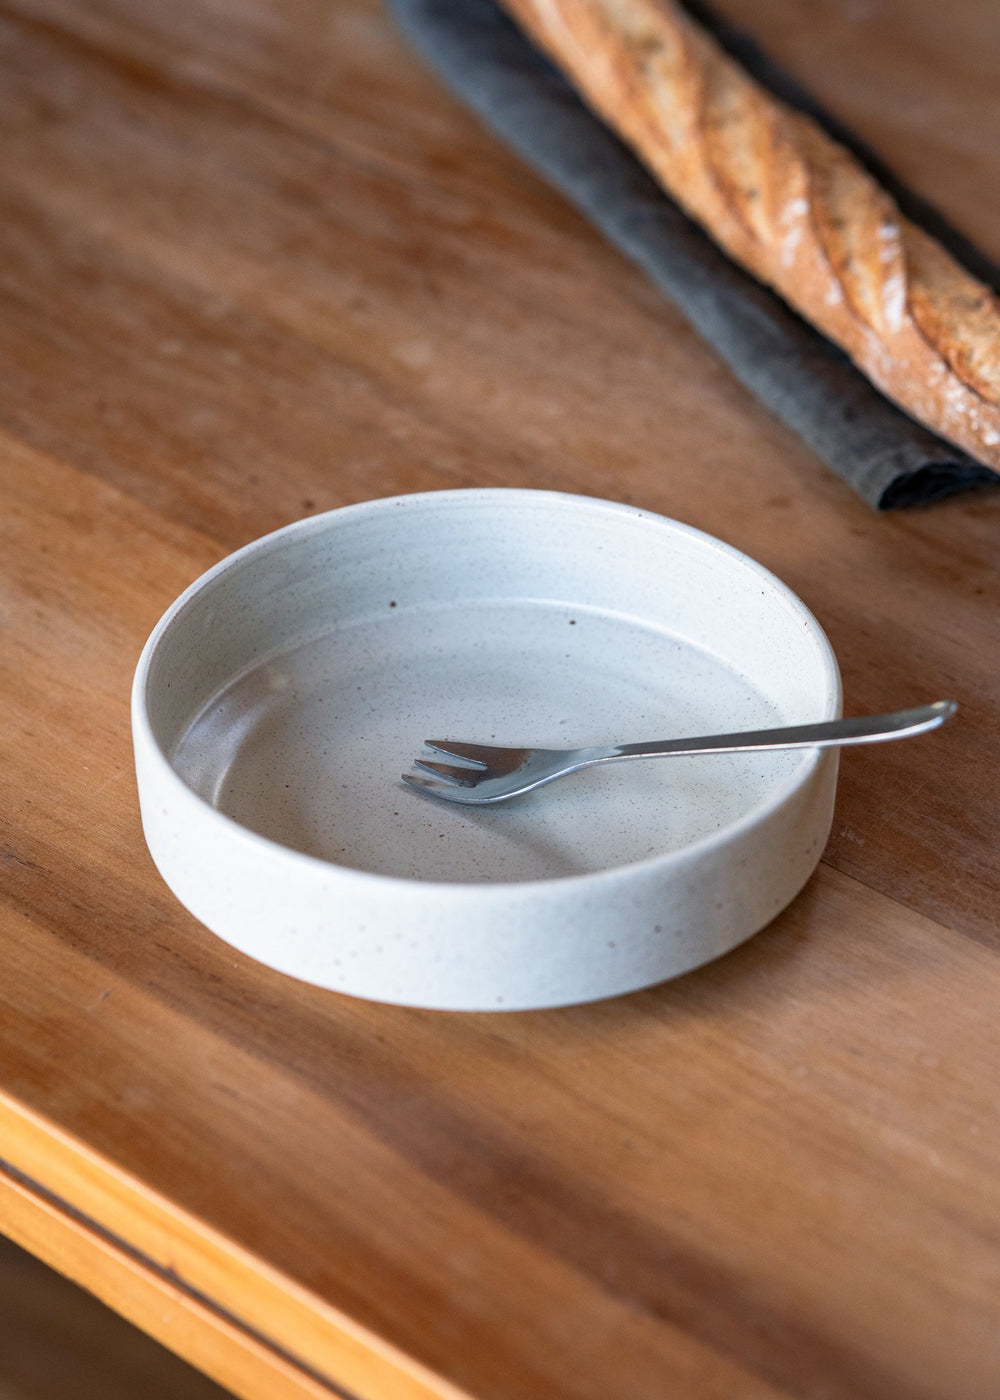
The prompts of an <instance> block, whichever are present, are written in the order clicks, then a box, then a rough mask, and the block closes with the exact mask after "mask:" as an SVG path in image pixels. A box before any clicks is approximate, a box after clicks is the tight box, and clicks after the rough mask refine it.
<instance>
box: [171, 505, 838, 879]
mask: <svg viewBox="0 0 1000 1400" xmlns="http://www.w3.org/2000/svg"><path fill="white" fill-rule="evenodd" d="M151 648H152V649H151V654H150V662H149V666H148V669H147V673H146V686H145V701H146V707H147V711H148V715H149V720H150V723H151V726H152V730H153V733H154V736H155V738H156V741H157V744H158V746H159V748H160V749H161V751H162V752H163V754H164V755H165V756H166V758H167V760H168V761H169V763H170V764H171V765H172V766H173V768H174V769H175V771H176V772H177V773H178V774H179V775H180V777H181V778H182V779H183V781H184V782H185V783H186V784H187V785H188V786H189V787H191V788H192V789H193V790H194V791H195V792H197V793H198V794H199V795H200V796H201V797H202V798H203V799H204V800H205V801H206V802H207V803H209V804H210V805H211V806H212V807H214V808H216V809H217V810H218V811H220V812H222V813H224V814H225V815H227V816H228V817H230V818H232V819H234V820H235V821H236V822H237V823H239V824H240V825H241V826H244V827H247V828H249V829H250V830H252V831H255V832H257V833H259V834H260V835H263V836H265V837H267V838H269V839H271V840H273V841H275V842H277V843H279V844H280V845H283V846H288V847H291V848H293V849H295V850H298V851H302V852H305V853H307V854H309V855H313V856H318V857H320V858H321V859H324V860H327V861H330V862H332V863H334V864H337V865H343V866H348V867H352V868H355V869H360V870H365V871H369V872H373V873H376V874H380V875H386V876H399V877H405V878H409V879H418V880H430V881H449V882H470V881H490V882H498V881H499V882H505V881H524V880H535V879H545V878H553V877H561V876H572V875H580V874H586V873H590V872H594V871H598V870H605V869H610V868H614V867H617V866H622V865H627V864H630V863H633V862H636V861H643V860H646V859H649V858H651V857H656V856H662V855H663V854H664V853H668V852H671V851H678V850H682V849H684V848H686V847H688V846H690V845H691V844H692V843H695V842H698V841H702V840H704V839H706V838H708V837H711V836H713V835H715V834H716V833H719V832H724V831H725V830H726V829H727V828H729V827H731V826H732V825H733V824H734V823H736V822H738V821H740V820H741V819H742V818H743V817H745V816H746V815H747V814H748V813H750V812H752V811H753V809H755V808H757V807H759V806H760V805H761V804H763V803H766V802H768V801H769V800H770V799H771V798H772V797H773V796H774V794H775V793H777V792H778V791H779V790H784V789H785V788H787V786H788V785H789V784H790V783H794V781H795V777H796V774H797V773H798V772H800V771H803V770H804V768H805V767H808V765H809V764H810V763H811V762H812V761H813V758H812V755H810V754H808V753H807V754H764V755H758V756H755V757H752V758H751V757H742V758H740V757H735V756H731V755H730V756H726V755H717V756H710V757H709V756H706V757H700V758H687V759H661V760H655V761H650V762H643V763H627V764H620V765H616V766H615V767H614V768H610V769H609V768H602V769H600V770H590V771H588V772H584V773H580V774H576V775H574V776H572V777H570V778H567V779H565V780H563V781H562V782H560V783H557V784H554V785H552V786H551V787H547V788H543V789H540V790H538V791H536V792H534V793H530V794H528V795H526V796H525V797H523V798H520V799H517V800H516V801H514V802H512V803H510V804H506V805H504V806H501V807H497V808H492V809H484V810H481V811H474V810H471V809H468V808H459V807H450V806H446V805H444V804H441V803H437V802H435V801H433V799H428V798H422V797H420V796H419V795H417V794H415V793H414V792H412V791H411V790H410V789H408V788H406V787H404V785H403V784H402V782H401V781H400V775H401V773H402V772H404V771H405V770H406V769H408V768H409V766H410V763H411V761H412V759H413V758H414V757H415V756H417V755H418V754H419V753H420V751H421V747H422V744H423V741H424V739H425V738H427V737H429V736H433V737H437V738H449V737H450V738H463V739H472V740H482V741H485V742H496V743H510V744H518V745H524V744H532V745H533V744H541V745H547V746H553V747H556V746H568V747H569V746H577V745H583V744H596V743H602V742H620V741H624V740H635V739H658V738H667V737H672V736H675V735H682V734H698V733H713V732H720V731H725V730H732V729H740V728H757V727H762V726H765V725H768V724H779V723H795V722H805V721H808V720H814V719H823V718H828V717H830V716H832V715H833V714H835V713H836V709H837V705H838V701H839V687H838V682H837V674H836V666H835V663H834V661H833V658H832V655H831V653H830V650H829V646H828V644H827V643H826V640H825V638H824V637H823V634H822V632H821V631H820V630H819V628H818V626H817V625H816V624H815V622H814V621H813V620H812V619H811V617H810V615H809V614H808V613H807V611H806V610H805V608H804V607H803V606H802V604H801V603H800V602H799V601H798V600H797V599H796V598H795V597H794V595H792V594H791V593H790V592H789V591H788V590H787V589H786V588H784V587H783V585H781V584H780V583H778V582H777V581H776V580H775V579H774V578H773V577H772V576H770V575H769V574H768V573H766V572H765V571H764V570H762V569H761V568H759V567H758V566H757V565H755V564H753V563H752V562H751V561H749V560H747V559H746V558H745V557H743V556H741V555H739V554H738V553H736V551H734V550H731V549H729V548H727V547H726V546H724V545H720V544H719V543H718V542H717V541H714V540H712V539H710V538H709V537H707V536H704V535H702V534H700V533H698V532H697V531H693V530H690V529H688V528H687V527H684V526H680V525H677V524H676V523H674V522H670V521H666V520H663V519H662V518H660V517H657V516H651V515H648V514H644V513H642V512H639V511H635V510H632V509H630V508H627V507H622V506H615V505H611V504H608V503H605V502H599V501H593V500H589V499H583V498H577V497H565V496H558V495H551V494H548V493H542V492H527V491H466V492H444V493H433V494H431V495H426V496H412V497H403V498H399V499H398V500H394V501H376V502H370V503H367V504H365V505H362V506H356V507H350V508H348V509H346V510H342V511H336V512H332V513H330V514H329V515H327V516H322V517H318V518H316V519H313V520H310V521H305V522H301V523H299V524H298V525H296V526H292V527H289V528H288V529H286V530H283V531H279V532H278V533H277V534H276V535H273V536H269V537H267V538H266V539H264V540H261V541H258V542H257V543H256V544H254V545H252V546H249V547H248V548H247V549H245V550H243V551H241V552H240V553H239V554H237V555H234V556H233V557H232V558H231V559H229V560H227V561H224V563H223V564H222V565H220V566H219V567H218V568H217V569H216V570H213V571H212V573H210V574H209V575H207V576H206V577H205V579H203V580H201V581H200V582H199V583H198V584H196V585H195V586H194V587H193V588H192V589H191V590H189V591H188V593H187V594H186V595H185V596H184V598H183V599H181V600H180V601H179V603H178V604H177V605H176V606H175V608H174V609H173V610H172V612H171V613H170V614H168V616H167V618H166V619H165V620H164V623H163V624H162V625H161V628H160V629H159V632H158V634H154V639H153V641H152V643H151Z"/></svg>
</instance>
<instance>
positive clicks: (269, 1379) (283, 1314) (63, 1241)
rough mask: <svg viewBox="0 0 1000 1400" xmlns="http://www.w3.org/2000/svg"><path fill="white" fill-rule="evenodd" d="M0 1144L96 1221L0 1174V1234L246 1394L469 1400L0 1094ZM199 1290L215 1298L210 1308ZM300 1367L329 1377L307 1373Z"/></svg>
mask: <svg viewBox="0 0 1000 1400" xmlns="http://www.w3.org/2000/svg"><path fill="white" fill-rule="evenodd" d="M0 1142H2V1143H3V1156H4V1158H5V1160H6V1162H7V1163H8V1164H9V1166H10V1167H12V1168H13V1169H14V1170H15V1171H16V1172H18V1173H20V1174H22V1175H23V1176H24V1177H26V1178H28V1179H29V1181H31V1182H37V1183H38V1185H39V1186H40V1187H41V1189H42V1190H43V1191H44V1192H46V1193H49V1194H50V1195H51V1196H52V1197H54V1198H55V1199H56V1200H59V1201H62V1200H66V1201H72V1202H73V1208H74V1210H76V1211H78V1212H79V1213H80V1215H82V1216H83V1217H85V1220H90V1221H93V1222H94V1224H95V1225H96V1226H97V1227H98V1229H97V1230H95V1229H93V1228H88V1227H87V1225H86V1223H85V1221H81V1220H80V1219H79V1218H75V1217H74V1216H73V1215H71V1214H69V1213H68V1212H65V1211H60V1210H59V1208H58V1207H57V1206H56V1205H55V1204H51V1203H49V1202H47V1201H46V1200H45V1198H44V1196H42V1195H41V1194H40V1193H35V1194H33V1193H32V1192H31V1191H30V1190H29V1189H28V1188H27V1187H25V1186H23V1185H21V1184H19V1183H18V1182H17V1180H16V1179H15V1178H14V1177H13V1176H11V1175H10V1174H8V1173H3V1174H0V1182H2V1186H0V1231H2V1233H4V1234H6V1235H8V1236H9V1237H10V1238H11V1239H13V1240H14V1241H15V1243H17V1244H20V1245H21V1246H22V1247H23V1248H25V1249H29V1250H31V1252H32V1253H33V1254H36V1255H38V1257H39V1258H41V1259H43V1260H44V1261H45V1262H46V1263H48V1264H51V1265H52V1266H53V1267H54V1268H57V1269H59V1270H60V1271H61V1272H63V1273H65V1274H67V1275H68V1276H69V1277H70V1278H72V1279H74V1280H75V1281H76V1282H77V1283H80V1284H82V1285H83V1286H84V1287H85V1288H89V1289H90V1290H91V1292H93V1293H95V1294H97V1296H98V1297H100V1298H102V1299H103V1300H104V1301H105V1302H107V1303H109V1304H110V1306H112V1307H114V1308H115V1309H116V1310H117V1311H119V1312H121V1313H122V1314H123V1315H124V1316H125V1317H127V1318H128V1319H129V1320H130V1321H131V1322H134V1323H135V1324H136V1325H137V1326H139V1327H142V1328H143V1329H144V1330H145V1331H147V1332H149V1333H150V1335H152V1336H154V1337H156V1338H157V1340H159V1341H162V1342H164V1343H165V1344H166V1345H168V1346H170V1347H171V1348H172V1349H173V1350H174V1351H177V1352H178V1353H179V1354H180V1355H182V1356H184V1357H185V1359H186V1360H188V1361H190V1362H191V1364H192V1365H194V1366H198V1367H199V1368H200V1369H202V1370H203V1371H205V1372H206V1373H207V1374H208V1375H210V1376H212V1377H213V1378H214V1379H216V1380H219V1381H220V1382H221V1383H222V1384H223V1385H226V1386H228V1387H229V1388H230V1389H232V1390H235V1391H236V1393H237V1394H238V1395H241V1396H243V1397H244V1400H258V1397H260V1398H261V1400H265V1397H266V1400H284V1397H286V1396H288V1397H293V1396H294V1397H299V1396H303V1397H304V1396H310V1397H312V1396H329V1395H330V1394H331V1390H332V1391H333V1393H335V1394H336V1393H338V1391H339V1392H340V1393H346V1394H348V1395H349V1396H350V1397H351V1400H466V1395H465V1392H464V1391H460V1390H459V1389H458V1388H456V1387H455V1386H453V1385H450V1384H449V1383H448V1382H447V1381H445V1380H443V1379H441V1378H440V1377H436V1376H434V1375H433V1374H432V1373H431V1372H430V1371H428V1370H427V1369H426V1368H424V1367H421V1366H420V1365H419V1364H418V1363H417V1362H415V1361H412V1360H410V1358H408V1357H406V1356H405V1355H403V1354H402V1353H401V1352H399V1351H398V1350H396V1349H395V1348H394V1347H392V1346H390V1345H389V1344H387V1343H385V1342H383V1341H382V1340H380V1339H379V1338H378V1337H376V1336H375V1335H374V1334H372V1333H371V1332H369V1331H367V1330H366V1329H364V1328H362V1327H360V1326H358V1325H357V1324H356V1323H354V1322H352V1320H351V1319H350V1318H348V1317H347V1316H345V1315H344V1314H343V1313H341V1312H339V1311H338V1310H337V1309H335V1308H332V1307H330V1305H329V1304H327V1303H324V1302H323V1301H322V1300H321V1299H319V1298H317V1297H315V1296H314V1295H312V1294H310V1293H309V1292H308V1291H307V1290H305V1289H302V1288H300V1287H298V1286H297V1285H296V1284H295V1283H294V1282H293V1281H292V1280H290V1279H288V1278H286V1277H283V1276H282V1275H280V1274H279V1273H277V1271H276V1270H274V1269H272V1268H270V1267H269V1266H268V1265H267V1264H265V1263H264V1261H263V1260H260V1259H257V1258H254V1257H253V1256H252V1255H250V1254H249V1253H248V1251H246V1250H243V1249H241V1248H239V1247H238V1246H237V1245H235V1244H234V1243H233V1242H232V1241H231V1240H227V1239H225V1238H224V1237H223V1236H221V1235H220V1234H219V1233H218V1232H216V1231H214V1230H212V1229H211V1228H210V1227H208V1226H207V1225H206V1224H205V1223H204V1222H202V1221H195V1220H193V1219H192V1218H190V1217H189V1216H188V1214H187V1213H186V1212H184V1211H182V1210H180V1209H178V1208H177V1207H176V1206H175V1205H173V1204H172V1203H171V1202H169V1201H167V1200H165V1199H164V1198H162V1197H161V1196H159V1195H157V1194H156V1193H155V1192H153V1191H150V1190H149V1189H148V1188H146V1187H144V1186H143V1185H142V1183H141V1182H137V1181H135V1180H134V1179H132V1178H131V1177H129V1176H128V1175H127V1174H126V1173H124V1172H122V1171H121V1170H120V1169H118V1168H117V1167H116V1166H115V1165H114V1164H113V1163H112V1162H109V1161H107V1160H105V1159H103V1158H101V1157H100V1156H99V1155H98V1154H97V1153H95V1152H93V1151H91V1150H90V1149H88V1148H87V1147H85V1146H84V1145H83V1144H81V1143H79V1142H77V1141H75V1140H74V1139H73V1138H72V1137H71V1136H70V1135H69V1134H67V1133H65V1132H64V1131H62V1130H61V1129H59V1128H57V1127H56V1126H55V1125H54V1124H51V1123H46V1122H44V1121H43V1120H42V1119H41V1118H40V1117H39V1116H38V1115H37V1114H35V1113H33V1112H31V1111H30V1110H28V1109H26V1108H25V1107H24V1106H23V1105H21V1104H19V1103H18V1102H17V1101H16V1100H15V1099H12V1098H10V1097H9V1096H7V1095H5V1094H3V1093H2V1092H0ZM12 1202H13V1203H15V1204H11V1203H12ZM100 1231H107V1232H108V1234H110V1235H111V1236H113V1237H116V1238H118V1239H121V1240H124V1241H127V1243H128V1246H129V1247H130V1248H132V1249H134V1250H136V1251H137V1253H138V1254H139V1255H141V1256H145V1258H146V1259H148V1260H149V1261H150V1262H149V1263H143V1262H142V1261H141V1260H140V1259H139V1258H136V1257H134V1256H130V1255H129V1254H128V1253H126V1252H125V1251H123V1250H122V1249H121V1248H116V1247H115V1246H114V1244H113V1243H112V1242H111V1241H110V1240H108V1239H107V1238H105V1237H104V1236H103V1235H102V1234H101V1233H100ZM160 1270H163V1271H164V1272H163V1273H160V1272H159V1271H160ZM168 1275H173V1276H176V1278H177V1279H178V1283H176V1284H173V1283H171V1282H170V1278H169V1277H168ZM133 1280H134V1281H135V1283H136V1296H135V1299H134V1300H131V1295H130V1292H129V1289H130V1288H131V1287H132V1281H133ZM197 1295H204V1296H205V1297H206V1298H211V1299H212V1301H213V1303H215V1304H216V1305H217V1308H218V1309H219V1310H220V1311H216V1310H215V1309H213V1308H212V1307H210V1306H208V1305H207V1304H206V1303H205V1302H203V1301H201V1299H200V1298H199V1297H198V1296H197ZM164 1302H167V1303H169V1305H170V1311H169V1312H167V1313H164V1312H163V1304H164ZM158 1310H159V1311H158ZM227 1313H231V1318H227V1316H226V1314H227ZM234 1319H238V1321H236V1320H234ZM241 1324H242V1325H241ZM268 1335H275V1336H280V1337H281V1338H282V1339H283V1341H284V1342H285V1344H286V1346H288V1347H291V1348H293V1349H294V1354H295V1356H296V1357H297V1358H299V1359H300V1361H301V1365H297V1364H295V1363H294V1362H292V1361H288V1360H284V1359H283V1358H282V1357H281V1356H280V1355H279V1354H278V1352H277V1351H276V1350H274V1349H273V1348H271V1347H270V1346H269V1345H268V1343H267V1340H266V1338H267V1337H268ZM256 1366H259V1367H260V1376H259V1377H258V1376H257V1375H255V1374H254V1368H255V1367H256ZM303 1368H307V1369H303ZM309 1370H312V1371H315V1372H316V1373H318V1374H319V1375H320V1376H323V1377H328V1378H329V1384H323V1383H321V1382H320V1381H318V1380H315V1379H312V1378H311V1377H310V1376H309V1374H308V1372H309ZM276 1387H280V1388H276Z"/></svg>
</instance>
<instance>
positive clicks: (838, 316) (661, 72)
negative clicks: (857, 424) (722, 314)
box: [502, 0, 1000, 468]
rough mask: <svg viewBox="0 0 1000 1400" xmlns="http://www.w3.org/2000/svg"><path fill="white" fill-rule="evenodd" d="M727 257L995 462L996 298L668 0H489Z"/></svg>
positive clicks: (933, 424) (896, 394)
mask: <svg viewBox="0 0 1000 1400" xmlns="http://www.w3.org/2000/svg"><path fill="white" fill-rule="evenodd" d="M502 4H503V6H504V8H505V9H506V10H507V11H508V13H509V14H510V15H511V17H512V18H513V19H514V20H515V21H516V22H517V23H518V24H519V25H520V26H521V27H522V28H523V29H524V30H525V31H526V32H527V33H528V35H529V36H530V37H531V38H532V39H533V40H534V42H535V43H536V44H537V45H538V46H539V47H540V48H541V49H542V50H543V51H544V52H546V53H547V54H548V55H549V57H550V58H551V59H552V60H553V61H554V62H555V63H556V65H557V66H558V67H559V68H560V69H561V70H562V71H563V72H564V73H565V74H566V76H567V77H568V78H569V80H570V81H571V82H572V84H573V85H574V87H575V88H576V90H577V91H578V92H579V93H580V95H581V96H582V97H583V98H584V99H585V100H586V101H587V103H588V104H589V105H590V106H591V107H592V108H593V109H594V110H595V111H596V112H597V113H598V114H599V115H600V116H601V117H602V118H603V119H604V120H605V121H606V122H607V123H608V124H609V125H610V126H611V127H612V128H613V129H614V130H615V131H616V132H617V134H618V135H619V136H620V137H621V138H622V139H623V140H624V141H625V142H626V143H627V144H628V145H629V146H630V147H631V148H632V149H633V150H634V152H635V153H636V155H637V156H638V157H639V159H640V160H642V161H643V163H644V164H645V165H646V166H647V167H648V168H649V169H650V171H651V172H652V174H653V175H654V176H655V178H656V179H657V180H658V181H659V183H660V184H661V185H662V186H663V187H664V188H665V189H666V190H667V192H668V193H669V194H670V195H671V196H673V198H674V199H675V200H676V201H677V202H678V203H679V204H680V205H681V206H682V207H683V208H684V209H685V210H686V211H687V213H688V214H689V215H690V216H691V217H692V218H694V219H695V220H696V221H697V222H698V223H700V224H701V225H702V227H703V228H704V229H705V230H706V232H707V233H708V234H709V235H710V236H711V237H712V238H713V239H714V241H715V242H716V243H718V244H719V245H720V246H721V247H722V248H723V249H724V250H725V251H726V253H728V255H729V256H730V257H731V258H732V259H733V260H734V261H735V262H737V263H739V264H740V265H741V266H743V267H744V268H745V269H747V270H748V271H749V272H751V273H752V274H753V275H754V276H755V277H756V278H758V280H760V281H761V282H764V283H766V284H768V285H769V286H771V287H772V288H773V289H774V290H775V291H776V292H777V293H778V294H779V295H780V296H781V297H782V298H783V299H784V300H785V301H786V302H787V303H788V304H789V305H790V306H792V307H794V308H795V310H796V311H798V312H799V313H800V314H801V315H802V316H803V317H804V318H805V319H806V320H807V321H809V322H810V323H811V324H812V325H813V326H814V327H816V328H817V329H818V330H819V331H821V332H822V333H823V334H824V335H826V336H827V337H828V338H829V339H830V340H832V341H834V342H835V343H836V344H837V345H839V346H840V347H841V348H842V349H843V350H844V351H845V352H846V353H847V354H848V355H849V356H850V357H851V359H852V360H853V361H854V363H855V364H856V365H857V366H858V368H859V369H860V370H861V371H862V372H863V373H864V374H865V375H866V376H867V377H868V378H869V379H870V380H871V382H872V383H873V384H875V385H876V387H877V388H878V389H880V390H881V391H882V393H884V394H885V395H886V396H887V397H888V398H890V399H892V400H893V401H894V402H895V403H897V404H898V405H899V406H900V407H901V408H903V409H904V410H905V411H906V412H907V413H909V414H910V415H911V416H912V417H914V418H916V419H918V420H919V421H920V422H921V423H923V424H925V425H926V426H927V427H928V428H930V429H932V430H933V431H934V432H936V433H938V434H940V435H941V436H942V437H945V438H947V439H948V440H949V441H951V442H953V443H955V444H956V445H958V446H960V447H962V448H964V449H965V450H966V451H967V452H968V453H969V454H970V455H971V456H973V457H975V458H977V459H978V460H979V461H980V462H983V463H985V464H987V465H988V466H991V467H994V468H1000V301H998V299H997V297H996V296H995V295H994V294H993V292H992V291H991V290H990V289H989V288H988V287H986V286H985V285H983V284H982V283H981V282H979V281H978V280H977V279H976V278H975V277H973V276H972V275H971V274H970V273H968V272H967V271H966V270H965V269H964V268H963V267H961V266H960V265H959V264H958V263H957V262H956V261H955V260H954V258H952V256H951V255H950V254H949V253H948V252H947V251H946V250H945V249H944V248H943V247H942V246H941V245H940V244H939V243H937V242H936V241H935V240H934V239H933V238H931V237H930V236H929V235H928V234H927V233H925V232H924V231H923V230H922V229H920V228H918V227H917V226H916V225H915V224H913V223H911V222H910V221H909V220H908V219H906V218H905V217H904V216H903V215H902V214H901V212H900V210H899V209H898V207H897V206H896V203H895V201H894V200H893V199H892V198H891V197H890V195H889V194H888V193H887V192H886V191H885V190H883V189H882V188H881V187H880V186H879V185H878V184H877V183H876V181H875V180H874V179H873V178H872V176H871V175H869V174H868V172H867V171H866V170H865V169H864V167H863V166H862V165H861V164H860V162H859V161H858V160H857V159H856V158H855V157H854V156H853V155H852V154H851V153H850V152H848V151H847V150H846V149H845V148H844V147H842V146H840V145H839V144H838V143H837V142H835V141H834V140H832V139H831V138H830V137H829V136H828V135H827V134H826V133H825V132H824V131H823V130H822V129H821V128H820V126H819V125H818V124H817V123H816V122H815V121H813V120H812V119H811V118H810V117H808V116H805V115H803V114H802V113H800V112H797V111H795V110H794V109H792V108H791V107H788V106H786V105H785V104H784V103H782V102H781V101H779V100H778V99H777V98H775V97H773V96H772V95H771V94H770V93H768V92H767V91H766V90H765V89H764V88H762V87H761V86H760V85H759V84H758V83H757V82H755V81H754V80H753V79H752V78H751V77H750V76H749V75H748V74H747V73H746V72H745V71H744V70H743V69H742V68H740V67H739V65H738V64H737V63H735V62H734V61H733V60H732V59H731V58H730V57H729V56H728V55H727V54H726V53H725V52H724V51H723V50H722V49H721V48H720V46H719V45H718V44H717V43H716V41H715V40H714V39H713V38H712V37H710V35H709V34H708V33H706V32H705V30H704V29H703V28H702V27H700V26H699V25H698V24H696V23H695V22H694V21H693V20H692V19H691V18H690V16H688V15H687V14H686V13H685V12H684V11H683V10H682V9H681V8H680V7H679V6H678V5H676V4H675V3H674V0H502Z"/></svg>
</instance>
